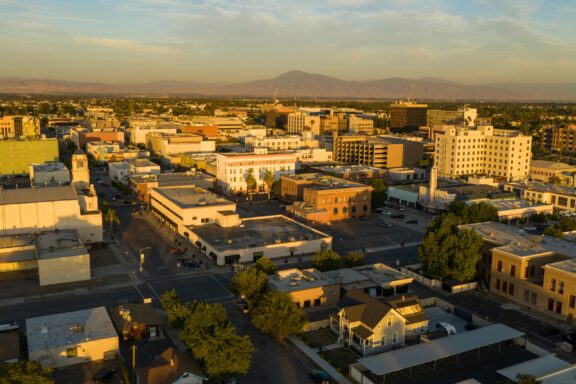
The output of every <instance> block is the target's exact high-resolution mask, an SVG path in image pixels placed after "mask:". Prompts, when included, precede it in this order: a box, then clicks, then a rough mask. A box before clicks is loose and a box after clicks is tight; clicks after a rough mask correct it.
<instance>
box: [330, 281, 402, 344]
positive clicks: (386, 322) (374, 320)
mask: <svg viewBox="0 0 576 384" xmlns="http://www.w3.org/2000/svg"><path fill="white" fill-rule="evenodd" d="M406 324H407V320H406V319H405V318H404V316H402V314H401V313H400V312H399V311H398V310H397V309H395V308H393V307H392V306H391V305H389V304H386V303H383V302H381V301H378V300H376V299H375V298H373V297H370V296H369V295H368V294H366V293H365V292H364V291H362V290H361V289H358V288H353V289H351V290H350V291H348V292H347V293H346V295H345V296H344V297H343V298H342V300H340V302H339V303H338V312H337V313H336V314H334V315H331V316H330V329H331V330H332V331H333V332H334V333H336V335H338V340H339V341H341V342H345V343H348V345H350V346H351V347H353V348H355V349H357V350H358V351H359V352H360V353H362V354H364V355H366V354H370V353H374V352H383V351H386V350H389V349H395V348H400V347H402V346H404V341H405V335H406Z"/></svg>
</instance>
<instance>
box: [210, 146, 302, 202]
mask: <svg viewBox="0 0 576 384" xmlns="http://www.w3.org/2000/svg"><path fill="white" fill-rule="evenodd" d="M268 170H269V171H271V172H273V173H274V178H275V180H278V179H279V178H280V176H281V175H287V174H294V173H295V171H296V155H294V154H293V153H288V152H277V153H269V152H268V150H267V149H266V148H256V149H255V151H254V152H251V153H218V154H216V179H217V181H216V182H217V184H218V186H219V187H220V188H222V190H223V191H226V192H228V191H247V187H246V177H247V175H248V174H249V173H252V175H253V176H254V178H255V179H256V184H257V189H258V190H262V191H264V190H266V184H265V182H264V178H265V176H266V172H267V171H268Z"/></svg>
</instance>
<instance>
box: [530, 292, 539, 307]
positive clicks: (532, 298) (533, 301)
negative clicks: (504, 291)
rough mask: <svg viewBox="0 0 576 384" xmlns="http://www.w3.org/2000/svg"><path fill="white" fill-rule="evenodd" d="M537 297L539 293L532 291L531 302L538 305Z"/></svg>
mask: <svg viewBox="0 0 576 384" xmlns="http://www.w3.org/2000/svg"><path fill="white" fill-rule="evenodd" d="M537 298H538V295H537V294H536V292H532V293H531V294H530V304H534V305H536V299H537Z"/></svg>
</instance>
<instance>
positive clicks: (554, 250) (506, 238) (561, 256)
mask: <svg viewBox="0 0 576 384" xmlns="http://www.w3.org/2000/svg"><path fill="white" fill-rule="evenodd" d="M460 228H466V229H473V230H474V231H476V232H477V233H478V234H479V235H480V236H482V238H483V239H484V242H485V246H484V251H485V252H486V253H488V255H487V256H488V257H487V258H485V262H487V263H488V265H489V268H490V269H489V282H490V283H489V287H490V292H491V293H493V294H495V295H498V296H500V297H502V298H504V299H505V300H509V301H512V302H515V303H517V304H519V305H521V306H526V307H529V308H532V309H537V310H540V311H544V312H545V313H547V314H549V315H552V316H557V317H559V318H562V319H569V320H570V319H573V318H574V316H575V315H576V261H575V260H576V247H575V246H574V243H572V242H570V241H566V240H561V239H557V238H553V237H550V236H546V235H543V236H534V235H530V234H527V233H523V232H519V231H518V229H517V228H515V227H511V226H506V225H503V224H499V223H490V222H487V223H477V224H469V225H463V226H460Z"/></svg>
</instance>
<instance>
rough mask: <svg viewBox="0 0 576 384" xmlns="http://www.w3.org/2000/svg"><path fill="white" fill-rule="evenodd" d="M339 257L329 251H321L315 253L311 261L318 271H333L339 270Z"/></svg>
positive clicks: (334, 252)
mask: <svg viewBox="0 0 576 384" xmlns="http://www.w3.org/2000/svg"><path fill="white" fill-rule="evenodd" d="M340 259H341V257H340V255H339V254H338V253H337V252H336V251H333V250H331V249H323V250H321V251H318V252H316V256H314V259H313V260H312V265H314V268H316V269H318V270H320V271H323V272H324V271H333V270H335V269H340Z"/></svg>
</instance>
